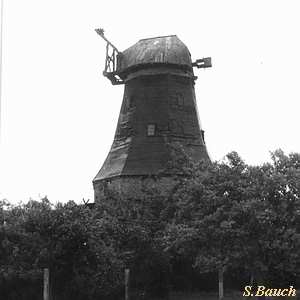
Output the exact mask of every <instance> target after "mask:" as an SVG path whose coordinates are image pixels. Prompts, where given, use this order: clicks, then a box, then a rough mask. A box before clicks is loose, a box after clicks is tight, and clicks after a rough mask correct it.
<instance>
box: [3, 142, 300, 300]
mask: <svg viewBox="0 0 300 300" xmlns="http://www.w3.org/2000/svg"><path fill="white" fill-rule="evenodd" d="M172 151H174V159H173V161H171V162H170V164H169V169H168V172H169V173H172V170H173V171H174V170H175V171H176V174H179V175H178V176H177V180H176V181H174V182H176V184H175V185H174V187H173V189H172V190H171V191H170V194H169V195H166V194H165V193H161V192H160V191H159V190H154V189H149V190H147V189H146V190H145V193H144V195H143V197H141V198H140V199H137V198H136V197H132V198H131V199H121V198H120V197H118V196H116V195H110V196H109V197H108V198H107V199H103V201H101V202H100V203H97V204H96V205H95V206H94V208H93V209H91V208H89V207H88V206H86V205H78V204H75V203H74V202H72V201H70V202H68V203H65V204H62V203H57V204H56V205H53V204H52V203H51V202H50V201H49V200H48V199H47V198H44V199H42V200H41V201H34V200H31V201H29V202H28V203H26V204H22V203H20V204H18V205H15V206H14V205H11V204H9V203H8V202H7V201H4V200H3V201H2V202H0V294H1V295H3V296H4V297H5V299H21V300H22V299H33V300H34V299H38V298H39V299H40V297H41V293H42V273H43V268H46V267H47V268H49V269H50V274H51V290H52V298H53V299H57V300H60V299H74V300H76V299H78V300H79V299H95V298H107V299H109V298H114V299H118V298H120V297H122V293H123V280H124V269H125V268H130V270H131V289H132V291H134V292H136V298H138V299H141V298H144V299H145V298H149V297H150V298H151V297H153V296H161V297H162V296H164V295H166V294H167V293H168V290H169V288H173V289H174V288H175V287H177V288H181V289H185V288H193V287H196V286H198V285H199V278H201V280H202V282H205V279H203V278H204V277H201V276H202V275H201V274H202V273H204V274H208V273H213V272H216V270H217V269H219V268H221V267H222V268H224V269H225V270H228V272H230V273H231V274H236V276H240V275H238V274H242V276H240V278H244V277H246V278H248V280H250V277H254V278H255V279H256V281H262V280H264V281H268V282H271V283H272V282H273V283H274V284H275V283H276V284H277V285H284V284H288V285H295V280H296V278H297V276H298V277H299V275H300V274H299V273H300V253H299V251H298V249H299V247H300V200H299V197H300V155H299V154H295V153H292V154H289V155H285V154H284V153H283V152H282V151H281V150H277V151H275V152H273V153H271V159H272V160H271V163H266V164H263V165H261V166H249V165H247V164H246V163H245V162H244V161H243V160H242V159H241V158H240V156H239V155H238V154H237V153H235V152H232V153H229V154H228V155H227V156H226V158H225V160H223V161H222V162H214V163H210V162H199V163H197V164H195V163H193V162H191V161H190V160H189V157H188V155H186V154H185V153H184V152H183V151H182V150H181V149H180V147H175V148H174V149H173V150H172ZM178 170H180V172H177V171H178ZM168 172H166V173H168ZM225 272H226V271H225ZM199 276H200V277H199ZM206 276H207V275H206ZM209 276H210V275H209ZM208 278H210V277H208ZM245 283H246V282H244V284H245ZM202 287H203V285H202ZM204 288H205V287H204ZM132 296H133V298H134V295H132Z"/></svg>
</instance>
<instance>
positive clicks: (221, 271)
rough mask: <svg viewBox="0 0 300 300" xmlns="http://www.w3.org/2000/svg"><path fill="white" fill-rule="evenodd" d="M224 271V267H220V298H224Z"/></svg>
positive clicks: (220, 299)
mask: <svg viewBox="0 0 300 300" xmlns="http://www.w3.org/2000/svg"><path fill="white" fill-rule="evenodd" d="M223 273H224V269H223V267H220V268H219V276H218V277H219V300H222V299H223V298H224V284H223Z"/></svg>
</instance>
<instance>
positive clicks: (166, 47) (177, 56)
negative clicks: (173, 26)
mask: <svg viewBox="0 0 300 300" xmlns="http://www.w3.org/2000/svg"><path fill="white" fill-rule="evenodd" d="M154 64H160V65H161V64H172V65H177V66H180V67H181V68H184V69H188V70H191V69H192V60H191V54H190V52H189V50H188V48H187V46H186V45H185V44H184V43H183V42H182V41H181V40H180V39H179V38H178V37H177V36H176V35H168V36H158V37H153V38H146V39H141V40H139V41H138V42H137V43H136V44H134V45H133V46H131V47H129V48H128V49H126V50H124V51H123V52H122V53H121V54H120V55H119V57H118V68H117V70H118V72H120V73H122V72H126V71H130V69H136V68H138V67H143V66H146V65H154Z"/></svg>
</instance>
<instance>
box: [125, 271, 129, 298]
mask: <svg viewBox="0 0 300 300" xmlns="http://www.w3.org/2000/svg"><path fill="white" fill-rule="evenodd" d="M129 277H130V270H129V269H125V300H129Z"/></svg>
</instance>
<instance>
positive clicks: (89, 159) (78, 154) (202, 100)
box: [0, 0, 300, 202]
mask: <svg viewBox="0 0 300 300" xmlns="http://www.w3.org/2000/svg"><path fill="white" fill-rule="evenodd" d="M3 1H4V20H3V25H4V26H3V77H2V82H3V91H2V113H1V114H2V124H1V125H2V126H1V131H2V132H1V134H2V141H1V157H0V159H1V176H0V199H2V198H7V199H8V200H10V201H12V202H17V201H19V200H22V201H27V200H28V199H29V197H31V198H34V199H39V197H42V196H45V195H47V196H48V198H49V199H50V200H51V201H53V202H56V201H67V200H70V199H73V200H75V201H76V202H80V201H81V200H82V198H85V199H88V198H90V199H91V200H93V188H92V179H93V178H94V176H95V175H96V173H97V172H98V171H99V169H100V167H101V165H102V163H103V161H104V159H105V157H106V155H107V154H108V151H109V149H110V146H111V143H112V141H113V136H114V131H115V128H116V125H117V118H118V114H119V110H120V106H121V101H122V94H123V88H124V86H112V85H111V83H110V82H109V80H108V79H106V78H105V77H103V76H102V71H103V68H104V59H105V42H104V41H103V40H102V39H101V38H100V37H99V36H98V35H97V34H96V33H95V31H94V29H95V28H99V27H103V28H104V29H105V34H106V36H107V37H108V38H109V39H110V40H111V41H112V42H113V44H114V45H116V46H117V48H118V49H119V50H120V51H122V50H125V49H126V48H128V47H130V46H131V45H133V44H134V43H136V42H137V41H138V40H139V39H141V38H148V37H154V36H160V35H170V34H176V35H177V36H178V37H179V38H180V39H181V40H182V41H183V42H184V43H185V44H186V45H187V46H188V48H189V50H190V52H191V55H192V59H193V60H195V59H197V58H202V57H206V56H211V57H212V63H213V67H212V68H210V69H206V70H199V69H196V70H195V73H196V75H197V76H198V80H197V82H196V96H197V103H198V109H199V114H200V119H201V124H202V127H203V129H204V130H205V137H206V144H207V148H208V151H209V153H210V155H211V158H212V159H213V160H220V159H222V157H224V156H225V155H226V154H227V153H228V152H230V151H232V150H235V151H237V152H238V153H239V154H240V155H241V156H242V158H244V159H245V161H246V162H247V163H250V164H261V163H263V162H266V161H268V160H269V157H270V155H269V151H274V150H275V149H277V148H282V149H283V150H284V151H285V152H287V153H289V152H300V138H299V129H300V118H299V99H300V84H299V78H300V42H299V30H300V18H299V14H300V3H299V1H296V0H295V1H292V0H289V1H283V0H282V1H274V0H272V1H266V0H251V1H242V0H235V1H231V0H226V1H225V0H220V1H212V0H207V1H199V0H197V1H174V0H173V1H166V0H165V1H155V0H152V1H141V0H140V1H116V0H114V1H99V0H72V1H71V0H51V1H50V0H48V1H46V0H26V1H24V0H3Z"/></svg>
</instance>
